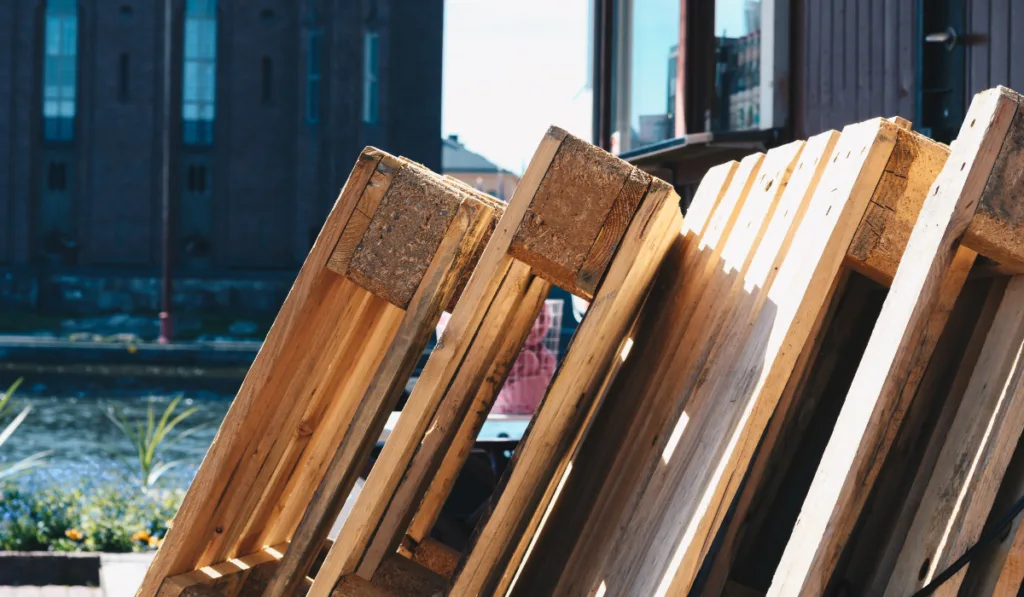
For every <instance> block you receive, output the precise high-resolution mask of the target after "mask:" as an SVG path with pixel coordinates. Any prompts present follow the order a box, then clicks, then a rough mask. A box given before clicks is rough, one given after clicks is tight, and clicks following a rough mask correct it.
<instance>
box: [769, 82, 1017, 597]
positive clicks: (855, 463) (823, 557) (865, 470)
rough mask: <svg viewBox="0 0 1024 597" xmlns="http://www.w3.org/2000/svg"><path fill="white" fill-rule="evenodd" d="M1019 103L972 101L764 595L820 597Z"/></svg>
mask: <svg viewBox="0 0 1024 597" xmlns="http://www.w3.org/2000/svg"><path fill="white" fill-rule="evenodd" d="M1016 110H1017V96H1016V94H1013V93H1012V92H1009V91H1008V90H1004V89H1002V88H1000V89H997V90H990V91H987V92H983V93H981V94H979V95H978V96H976V98H975V100H974V102H973V103H972V105H971V108H970V110H969V111H968V114H967V119H966V121H965V122H964V126H963V128H962V129H961V131H960V135H959V137H958V139H957V142H956V143H955V144H954V146H953V147H952V151H951V153H950V157H949V159H948V160H947V161H946V165H945V167H944V168H943V170H942V172H941V173H940V174H939V177H938V178H937V179H936V181H935V183H934V184H933V185H932V188H931V191H930V192H929V195H928V198H927V199H926V200H925V203H924V206H923V208H922V212H921V215H920V216H919V218H918V223H917V224H916V225H915V227H914V231H913V233H912V234H911V237H910V241H909V243H908V246H907V251H906V253H905V255H904V258H903V260H902V261H901V262H900V266H899V268H898V269H897V273H896V277H895V278H894V280H893V285H892V289H891V290H890V293H889V296H888V297H887V299H886V302H885V305H884V307H883V309H882V313H881V314H880V316H879V319H878V322H877V324H876V326H875V330H874V332H873V334H872V337H871V340H870V341H869V343H868V348H867V350H866V351H865V358H864V359H863V360H862V362H861V366H860V367H859V369H858V372H857V375H856V377H855V378H854V382H853V385H852V387H851V389H850V392H849V394H848V396H847V399H846V401H845V403H844V406H843V409H842V411H841V413H840V416H839V420H838V422H837V424H836V431H835V432H834V434H833V436H832V439H831V441H830V442H829V445H828V447H827V448H826V450H825V453H824V455H823V457H822V461H821V465H820V466H819V468H818V473H817V475H816V476H815V479H814V482H813V483H812V485H811V489H810V491H809V493H808V495H807V498H806V500H805V502H804V509H803V510H802V512H801V515H800V518H799V520H798V522H797V525H796V527H795V528H794V531H793V535H792V537H791V539H790V541H789V545H788V546H787V548H786V551H785V553H784V554H783V558H782V561H781V563H780V565H779V568H778V570H777V571H776V574H775V578H774V580H773V582H772V587H771V589H770V590H769V595H771V596H776V595H787V596H788V595H807V596H811V595H820V594H821V593H822V591H823V590H824V588H825V585H826V583H827V582H828V580H829V578H830V576H831V574H832V572H833V571H834V570H835V566H836V562H837V560H838V557H839V554H840V552H841V550H842V546H843V545H845V543H846V540H847V538H848V537H849V534H850V532H851V531H852V529H853V525H854V523H855V522H856V520H857V517H858V516H859V514H860V510H861V508H862V506H863V504H864V501H865V499H866V498H867V494H868V491H867V490H866V489H865V488H868V487H870V486H871V485H872V483H873V481H874V479H875V477H876V476H877V474H878V470H879V468H880V467H881V464H882V462H883V460H884V458H885V456H886V453H887V451H888V448H889V446H890V445H891V443H892V438H893V436H894V434H895V431H896V428H897V427H898V422H899V420H900V418H901V417H900V414H901V413H902V412H904V411H905V410H906V407H907V403H908V402H909V400H910V398H911V396H912V395H913V393H914V389H916V384H915V387H914V388H906V389H905V385H906V384H907V381H908V379H912V375H913V371H914V369H920V370H921V371H923V370H924V368H925V365H926V364H927V362H928V360H929V357H930V356H931V352H932V350H933V349H934V346H935V342H937V340H938V336H939V333H938V332H941V329H942V328H943V327H944V325H945V316H944V315H943V314H941V312H938V313H937V310H936V305H937V304H938V303H939V302H940V300H942V299H945V300H946V301H947V302H948V304H950V305H952V304H953V302H954V301H955V296H956V295H958V294H959V287H960V286H962V284H963V281H962V280H960V281H959V283H957V281H956V280H954V279H953V278H955V276H952V275H950V274H949V273H948V272H949V269H950V264H951V262H952V260H953V256H954V253H955V251H956V245H957V243H958V242H959V239H960V238H961V237H962V235H963V233H964V231H965V230H966V229H967V227H968V226H969V225H970V223H971V219H972V217H973V215H974V210H975V208H976V207H977V203H978V200H979V198H980V196H981V193H982V191H983V190H984V188H985V184H986V182H987V180H988V178H989V174H990V173H991V171H992V167H993V163H994V161H995V159H996V157H997V156H998V154H999V152H1000V149H1001V147H1002V145H1003V140H1004V138H1005V137H1006V133H1007V131H1008V129H1009V126H1010V123H1011V121H1012V120H1013V117H1014V113H1015V112H1016ZM944 286H945V289H944V288H943V287H944ZM944 292H945V294H946V295H947V296H946V297H943V294H944ZM949 295H952V296H953V297H954V298H953V299H952V300H950V299H949V298H948V296H949ZM947 314H948V311H947ZM936 328H937V330H938V332H935V331H933V330H935V329H936ZM917 379H918V380H919V379H920V375H918V377H917ZM908 389H909V390H910V391H907V390H908Z"/></svg>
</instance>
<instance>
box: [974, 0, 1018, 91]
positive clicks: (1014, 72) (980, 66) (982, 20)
mask: <svg viewBox="0 0 1024 597" xmlns="http://www.w3.org/2000/svg"><path fill="white" fill-rule="evenodd" d="M967 29H968V32H967V33H968V37H967V42H968V43H967V90H966V94H967V95H966V97H967V99H968V101H970V98H971V97H972V96H973V95H974V94H975V93H978V92H979V91H983V90H985V89H988V88H990V87H995V86H996V85H1005V86H1007V87H1010V88H1012V89H1015V90H1017V91H1024V2H1021V1H1020V0H968V2H967Z"/></svg>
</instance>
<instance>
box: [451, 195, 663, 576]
mask: <svg viewBox="0 0 1024 597" xmlns="http://www.w3.org/2000/svg"><path fill="white" fill-rule="evenodd" d="M681 224H682V218H681V216H680V214H679V207H678V197H677V195H676V194H675V192H674V191H673V190H672V189H671V187H670V186H668V185H667V184H666V183H662V182H660V181H655V182H654V183H653V184H652V189H651V191H649V192H648V195H647V197H645V198H644V200H643V201H642V203H641V205H640V209H639V210H638V212H637V215H636V216H634V218H633V221H632V222H631V224H630V227H629V229H628V230H627V232H626V234H625V236H624V237H623V241H622V243H621V245H620V247H619V250H618V252H617V253H616V255H615V257H614V259H613V260H612V264H611V266H610V268H609V271H608V274H607V275H606V277H605V280H604V282H603V283H602V284H601V286H600V287H599V288H598V292H597V295H596V297H595V299H594V302H593V303H592V304H591V305H590V307H589V309H588V311H587V315H586V317H585V318H584V320H583V321H582V322H581V324H580V327H579V328H578V329H577V331H576V334H575V335H574V337H573V341H572V343H571V344H570V347H569V350H568V351H567V353H566V356H565V360H564V361H563V364H562V366H561V367H560V368H559V371H558V373H556V375H555V379H554V380H553V381H552V384H551V386H550V388H549V390H548V392H547V394H546V395H545V399H544V402H543V403H542V405H541V407H540V408H539V409H538V411H537V412H536V414H535V415H534V420H533V422H532V424H531V426H530V429H529V430H528V433H527V434H526V437H525V438H524V439H523V441H522V442H521V443H520V445H519V448H518V449H517V451H516V454H515V456H514V458H513V463H512V464H511V465H510V466H511V471H510V473H508V475H507V477H506V479H505V488H504V490H503V492H502V494H501V498H499V499H498V501H497V502H496V503H495V505H494V510H493V511H492V512H491V513H490V515H489V516H488V517H487V520H486V522H483V523H482V524H481V526H479V527H478V533H477V534H476V537H475V542H474V544H473V547H472V549H471V550H470V553H469V555H468V556H467V559H466V561H465V563H464V565H463V567H462V568H461V570H460V571H459V572H458V573H457V576H456V579H455V581H454V583H453V588H452V594H456V595H459V594H481V593H483V594H490V593H493V592H502V590H503V589H504V588H506V587H507V586H508V584H509V583H510V582H511V580H512V575H513V574H514V573H515V570H516V569H517V568H518V563H519V562H515V561H509V560H510V558H511V557H512V556H513V551H514V550H515V548H516V545H517V542H518V540H519V539H520V538H521V537H522V536H524V535H528V534H532V531H533V529H528V528H524V526H527V525H528V524H529V522H530V518H529V517H530V514H531V513H532V512H533V511H534V510H536V509H538V508H543V507H545V506H546V504H538V503H537V502H538V501H539V500H540V499H541V498H542V497H543V494H544V490H545V489H546V487H547V486H548V484H549V483H551V481H552V479H557V478H560V477H561V475H562V473H563V472H564V470H565V467H566V465H567V464H568V463H567V458H568V456H569V454H568V453H566V450H567V448H568V447H569V446H568V443H569V442H570V441H571V440H572V438H573V436H574V431H575V430H576V429H577V428H578V425H579V423H580V420H579V419H580V417H581V416H582V415H584V414H585V413H586V412H587V410H589V401H588V400H589V399H593V398H594V397H595V395H596V392H597V391H598V390H599V389H600V387H599V386H600V383H601V381H603V373H604V368H605V367H607V366H608V365H610V363H611V360H612V359H614V358H615V357H616V355H615V352H616V349H617V348H618V346H619V343H620V342H621V341H622V339H623V334H624V333H625V332H626V331H627V329H628V326H629V325H630V323H631V322H632V320H633V317H634V316H635V312H636V309H637V308H638V307H639V303H640V301H641V299H642V297H643V296H644V294H646V291H647V288H648V285H649V284H650V282H651V280H652V279H653V276H654V273H655V270H656V267H657V266H658V265H659V263H660V261H661V259H662V257H663V256H664V254H665V252H666V251H667V250H668V247H669V245H670V244H671V242H672V241H673V240H674V238H675V236H676V235H677V234H678V230H679V229H680V226H681ZM495 589H497V591H495Z"/></svg>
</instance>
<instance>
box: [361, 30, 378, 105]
mask: <svg viewBox="0 0 1024 597" xmlns="http://www.w3.org/2000/svg"><path fill="white" fill-rule="evenodd" d="M378 38H379V36H378V35H377V32H376V31H367V32H366V35H364V36H363V122H365V123H367V124H374V123H376V122H377V102H378V97H377V75H378V74H379V73H378V68H379V66H380V64H379V57H380V53H379V51H378Z"/></svg>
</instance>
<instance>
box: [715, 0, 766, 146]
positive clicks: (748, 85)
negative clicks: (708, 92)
mask: <svg viewBox="0 0 1024 597" xmlns="http://www.w3.org/2000/svg"><path fill="white" fill-rule="evenodd" d="M715 34H716V50H717V51H716V56H717V61H716V62H717V63H716V68H715V104H714V105H713V106H712V122H711V128H712V130H744V129H756V128H759V126H760V107H761V88H760V78H761V0H715Z"/></svg>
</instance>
